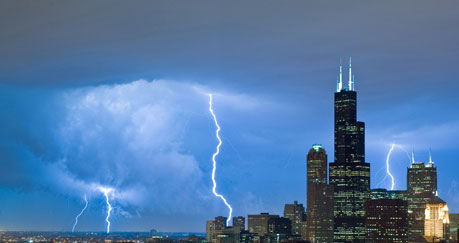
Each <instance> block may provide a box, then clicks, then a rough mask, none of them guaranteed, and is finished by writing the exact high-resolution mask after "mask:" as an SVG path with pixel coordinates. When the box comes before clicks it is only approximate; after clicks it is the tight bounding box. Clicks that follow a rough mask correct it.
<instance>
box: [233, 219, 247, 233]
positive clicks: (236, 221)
mask: <svg viewBox="0 0 459 243" xmlns="http://www.w3.org/2000/svg"><path fill="white" fill-rule="evenodd" d="M233 227H239V228H240V229H241V231H244V230H245V218H244V217H242V216H237V217H233Z"/></svg>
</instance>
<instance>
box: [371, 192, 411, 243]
mask: <svg viewBox="0 0 459 243" xmlns="http://www.w3.org/2000/svg"><path fill="white" fill-rule="evenodd" d="M365 208H366V210H365V211H366V212H365V214H366V217H365V218H366V222H365V225H366V230H367V237H366V242H367V243H406V242H408V203H407V202H406V201H404V200H402V199H387V198H383V199H373V200H368V201H367V203H366V206H365Z"/></svg>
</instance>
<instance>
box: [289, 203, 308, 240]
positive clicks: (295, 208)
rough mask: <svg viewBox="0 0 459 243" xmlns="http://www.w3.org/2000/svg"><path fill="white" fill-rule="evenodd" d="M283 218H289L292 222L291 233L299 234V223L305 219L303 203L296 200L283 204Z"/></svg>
mask: <svg viewBox="0 0 459 243" xmlns="http://www.w3.org/2000/svg"><path fill="white" fill-rule="evenodd" d="M284 218H288V219H290V221H291V223H292V232H291V234H293V235H301V223H302V222H304V221H306V212H305V210H304V206H303V204H298V202H297V201H294V202H293V204H285V206H284Z"/></svg>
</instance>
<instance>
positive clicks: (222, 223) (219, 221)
mask: <svg viewBox="0 0 459 243" xmlns="http://www.w3.org/2000/svg"><path fill="white" fill-rule="evenodd" d="M226 219H227V218H226V217H223V216H217V217H215V220H214V222H215V230H224V229H225V228H226Z"/></svg>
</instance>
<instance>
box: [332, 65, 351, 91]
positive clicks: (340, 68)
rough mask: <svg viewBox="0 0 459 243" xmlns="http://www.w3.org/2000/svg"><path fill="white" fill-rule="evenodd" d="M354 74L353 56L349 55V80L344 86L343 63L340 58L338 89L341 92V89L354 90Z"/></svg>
mask: <svg viewBox="0 0 459 243" xmlns="http://www.w3.org/2000/svg"><path fill="white" fill-rule="evenodd" d="M354 81H355V78H354V75H353V74H352V57H349V82H348V85H347V86H346V87H343V64H342V62H341V59H340V60H339V77H338V80H337V87H336V91H337V92H340V91H341V90H347V91H354Z"/></svg>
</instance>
